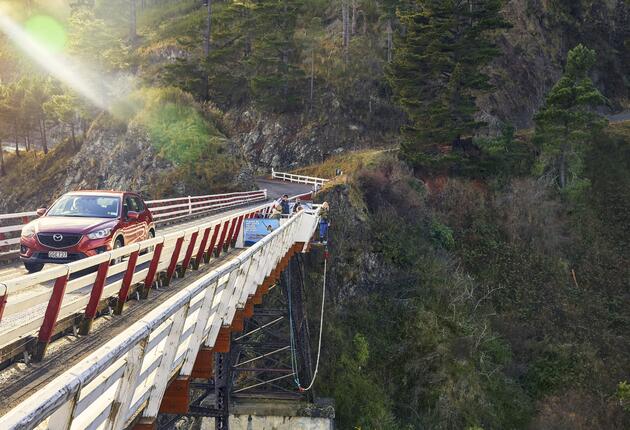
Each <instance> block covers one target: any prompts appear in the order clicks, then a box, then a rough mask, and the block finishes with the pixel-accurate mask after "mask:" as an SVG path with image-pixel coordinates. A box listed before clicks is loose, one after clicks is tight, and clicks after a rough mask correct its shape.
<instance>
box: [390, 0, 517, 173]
mask: <svg viewBox="0 0 630 430" xmlns="http://www.w3.org/2000/svg"><path fill="white" fill-rule="evenodd" d="M415 6H416V7H413V8H411V9H410V10H409V11H406V12H400V19H401V23H402V24H403V25H404V27H405V29H406V31H405V33H404V35H403V36H402V37H401V38H400V41H399V47H398V49H397V50H396V55H395V57H394V62H393V64H392V65H391V67H390V73H389V80H390V83H391V85H392V88H393V90H394V93H395V96H396V100H397V101H398V103H399V104H400V106H401V107H402V108H403V109H404V110H405V112H406V113H407V115H408V117H409V125H407V126H405V127H403V130H402V138H403V140H402V144H401V151H402V155H403V156H404V158H405V159H406V160H407V161H409V162H410V163H411V164H412V165H414V166H416V167H418V166H420V165H422V164H423V162H424V163H426V162H428V161H437V159H439V158H440V156H441V152H440V150H439V146H441V145H451V143H453V142H454V141H456V140H457V141H459V140H460V139H461V138H462V137H471V136H472V135H473V134H474V133H475V131H476V130H477V129H479V128H480V127H481V126H482V125H483V123H481V122H479V121H477V120H476V119H475V117H474V116H475V114H476V113H477V107H476V105H475V98H476V95H477V94H479V93H480V92H484V91H486V92H487V91H488V90H489V89H490V88H491V87H490V85H489V84H488V76H487V75H486V73H485V70H484V67H485V66H487V65H488V63H490V61H491V60H492V59H493V58H495V57H496V56H498V55H499V53H500V52H499V50H498V49H497V47H496V46H495V45H494V43H493V40H492V36H493V34H494V33H495V32H496V31H497V30H498V29H501V28H506V27H507V26H508V24H507V23H506V22H505V21H503V20H502V18H501V16H500V10H501V2H500V1H498V0H483V1H478V2H474V3H473V2H460V1H442V0H420V1H417V2H416V4H415Z"/></svg>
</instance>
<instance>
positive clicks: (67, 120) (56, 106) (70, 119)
mask: <svg viewBox="0 0 630 430" xmlns="http://www.w3.org/2000/svg"><path fill="white" fill-rule="evenodd" d="M77 104H78V101H77V99H76V98H75V97H74V96H72V95H70V94H56V95H53V96H52V97H51V98H50V100H48V101H47V102H46V103H44V111H45V112H46V113H47V114H48V115H49V116H50V117H51V118H52V119H53V120H54V121H57V122H59V123H60V124H62V125H65V126H67V127H68V128H69V129H70V138H71V139H72V145H73V147H74V148H77V139H76V132H75V128H76V120H77V111H76V109H75V106H76V105H77Z"/></svg>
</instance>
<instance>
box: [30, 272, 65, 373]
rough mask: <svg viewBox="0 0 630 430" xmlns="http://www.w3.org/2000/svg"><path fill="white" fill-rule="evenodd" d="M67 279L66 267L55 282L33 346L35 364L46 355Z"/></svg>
mask: <svg viewBox="0 0 630 430" xmlns="http://www.w3.org/2000/svg"><path fill="white" fill-rule="evenodd" d="M69 277H70V268H69V267H68V266H66V274H65V275H62V276H60V277H58V278H57V280H56V281H55V286H54V287H53V292H52V296H50V300H49V301H48V306H47V307H46V313H45V314H44V321H43V322H42V326H41V327H40V329H39V334H38V336H37V345H36V346H35V353H34V354H33V360H34V361H36V362H37V361H42V359H43V358H44V355H45V354H46V348H48V344H49V343H50V339H51V338H52V335H53V331H54V330H55V324H57V318H58V317H59V312H60V311H61V304H62V302H63V296H64V295H65V293H66V285H67V284H68V278H69Z"/></svg>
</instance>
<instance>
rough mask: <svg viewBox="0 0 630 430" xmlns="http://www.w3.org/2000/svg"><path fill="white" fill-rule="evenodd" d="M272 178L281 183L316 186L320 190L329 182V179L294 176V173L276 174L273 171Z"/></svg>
mask: <svg viewBox="0 0 630 430" xmlns="http://www.w3.org/2000/svg"><path fill="white" fill-rule="evenodd" d="M271 177H272V178H273V179H279V180H281V181H287V182H295V183H298V184H309V185H316V186H317V187H319V188H321V187H322V186H323V185H324V184H325V183H326V182H328V181H329V180H328V179H322V178H315V177H313V176H304V175H294V174H293V173H286V172H276V171H275V170H273V169H271Z"/></svg>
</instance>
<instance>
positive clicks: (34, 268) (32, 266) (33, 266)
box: [24, 263, 44, 273]
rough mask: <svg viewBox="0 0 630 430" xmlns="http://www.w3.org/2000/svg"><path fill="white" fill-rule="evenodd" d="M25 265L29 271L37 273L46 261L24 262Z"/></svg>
mask: <svg viewBox="0 0 630 430" xmlns="http://www.w3.org/2000/svg"><path fill="white" fill-rule="evenodd" d="M24 267H25V268H26V270H28V273H36V272H39V271H41V270H42V269H43V268H44V263H24Z"/></svg>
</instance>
